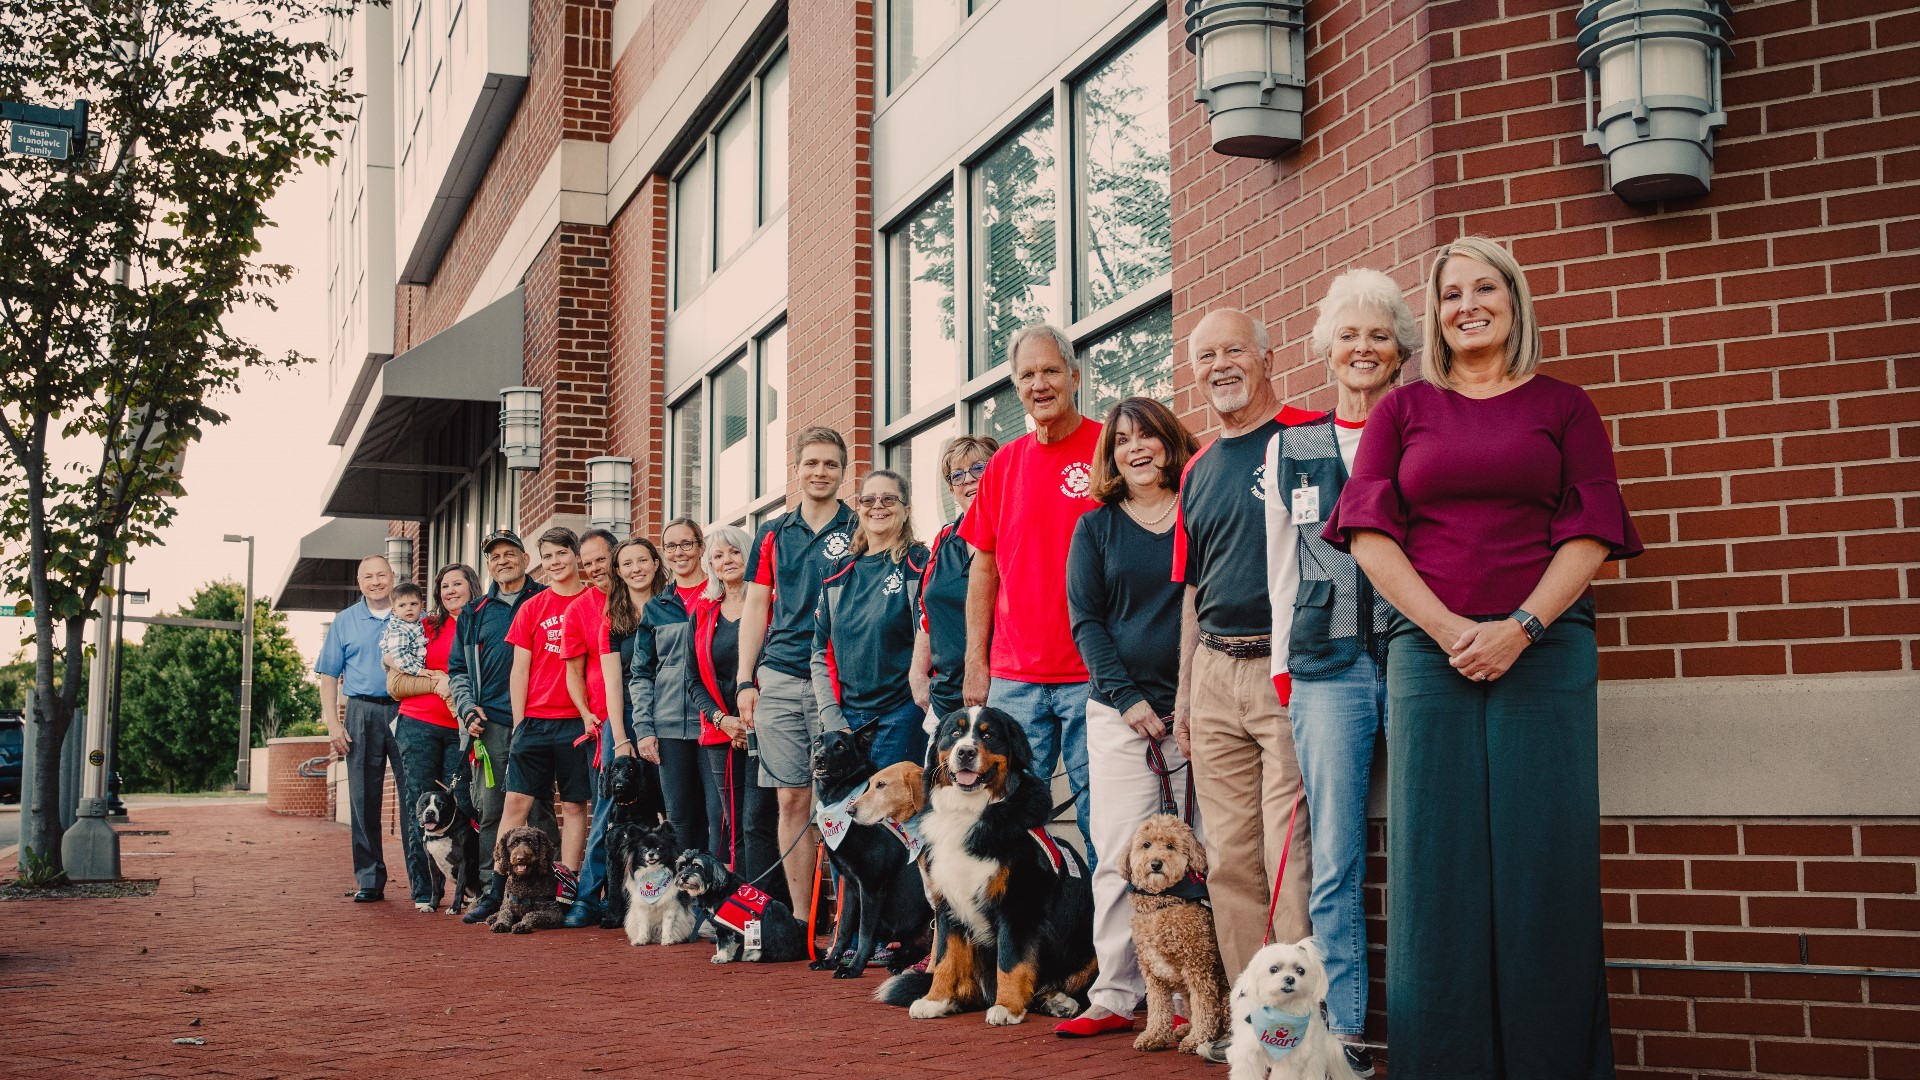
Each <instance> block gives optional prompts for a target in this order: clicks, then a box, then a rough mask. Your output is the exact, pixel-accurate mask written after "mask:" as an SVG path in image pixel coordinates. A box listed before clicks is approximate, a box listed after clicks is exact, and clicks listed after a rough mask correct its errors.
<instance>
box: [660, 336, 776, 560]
mask: <svg viewBox="0 0 1920 1080" xmlns="http://www.w3.org/2000/svg"><path fill="white" fill-rule="evenodd" d="M756 388H757V389H756ZM786 388H787V326H786V323H785V322H784V321H781V322H777V323H775V324H774V325H772V326H770V327H766V328H764V329H762V330H761V331H760V332H759V333H758V334H757V335H755V336H753V337H751V338H750V339H748V340H747V341H746V342H745V343H744V344H743V345H741V346H740V347H739V348H738V349H736V350H735V351H733V352H731V353H729V354H727V356H726V358H725V359H724V360H723V361H722V362H721V363H719V364H718V365H716V366H715V367H713V368H712V369H711V370H709V371H708V372H707V373H706V374H703V375H701V376H700V377H699V378H698V379H696V380H694V383H693V385H692V387H691V388H689V389H688V390H687V391H686V392H685V393H683V394H682V395H681V396H680V397H679V398H678V399H677V400H676V401H675V402H674V403H673V408H672V410H671V413H672V425H673V430H672V440H673V441H672V446H673V462H672V465H671V466H670V469H671V475H672V477H673V498H672V505H671V506H669V508H668V510H669V513H670V514H671V515H672V516H674V517H683V516H684V517H691V518H693V519H695V520H696V521H703V522H719V521H725V522H733V523H736V524H747V523H749V522H751V521H752V520H753V519H754V518H755V517H757V516H758V515H760V514H762V513H763V512H764V511H765V509H766V505H765V504H767V503H769V502H772V503H775V504H777V503H779V502H780V501H781V499H783V498H784V496H785V495H786V490H787V488H786V476H787V472H786V459H787V450H786V443H787V434H786V432H787V418H786V400H785V399H786Z"/></svg>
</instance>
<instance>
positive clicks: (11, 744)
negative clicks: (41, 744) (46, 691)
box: [0, 709, 27, 803]
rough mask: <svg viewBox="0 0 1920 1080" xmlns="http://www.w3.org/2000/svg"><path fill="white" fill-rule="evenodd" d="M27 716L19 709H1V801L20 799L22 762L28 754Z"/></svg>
mask: <svg viewBox="0 0 1920 1080" xmlns="http://www.w3.org/2000/svg"><path fill="white" fill-rule="evenodd" d="M26 741H27V726H26V717H25V716H24V715H23V714H22V713H21V712H20V711H19V710H17V709H9V710H4V711H0V803H17V802H19V801H20V762H21V759H22V758H24V757H25V756H26Z"/></svg>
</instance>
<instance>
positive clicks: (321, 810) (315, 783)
mask: <svg viewBox="0 0 1920 1080" xmlns="http://www.w3.org/2000/svg"><path fill="white" fill-rule="evenodd" d="M327 743H328V740H327V737H326V736H324V735H314V736H306V737H294V738H286V739H269V740H268V741H267V776H266V778H265V779H266V787H267V809H269V810H272V811H273V812H274V813H276V814H288V815H291V816H293V817H317V818H323V817H326V816H328V815H327V780H326V777H325V776H324V775H321V776H311V777H309V776H301V775H300V766H301V765H302V764H304V763H305V762H306V761H307V760H308V759H309V758H314V757H325V756H326V755H327V754H328V752H329V748H328V745H327Z"/></svg>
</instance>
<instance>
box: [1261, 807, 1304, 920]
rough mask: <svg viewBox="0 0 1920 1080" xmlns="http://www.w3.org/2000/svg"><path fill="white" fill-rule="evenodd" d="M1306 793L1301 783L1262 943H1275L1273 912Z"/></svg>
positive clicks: (1289, 820) (1290, 819) (1278, 899)
mask: <svg viewBox="0 0 1920 1080" xmlns="http://www.w3.org/2000/svg"><path fill="white" fill-rule="evenodd" d="M1306 794H1307V787H1306V785H1305V784H1302V785H1300V790H1299V791H1297V792H1295V793H1294V796H1293V810H1292V811H1291V812H1290V813H1288V814H1287V842H1286V843H1285V844H1283V845H1282V846H1281V848H1280V870H1279V872H1278V873H1275V874H1274V875H1273V900H1272V902H1270V903H1268V904H1267V936H1266V940H1264V941H1262V942H1261V943H1260V944H1262V945H1271V944H1273V913H1274V912H1276V911H1278V910H1280V883H1281V882H1282V881H1285V880H1286V877H1287V853H1288V852H1289V851H1292V850H1293V825H1294V822H1296V821H1299V820H1300V800H1301V799H1303V798H1305V797H1306Z"/></svg>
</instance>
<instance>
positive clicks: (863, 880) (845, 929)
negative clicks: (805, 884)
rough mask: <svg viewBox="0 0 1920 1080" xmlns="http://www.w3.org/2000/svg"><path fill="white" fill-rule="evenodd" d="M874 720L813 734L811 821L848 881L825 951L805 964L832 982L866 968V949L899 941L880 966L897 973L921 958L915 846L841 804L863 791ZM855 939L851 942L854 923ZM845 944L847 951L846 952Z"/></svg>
mask: <svg viewBox="0 0 1920 1080" xmlns="http://www.w3.org/2000/svg"><path fill="white" fill-rule="evenodd" d="M879 728H880V725H878V724H868V725H867V726H866V727H865V728H863V729H862V730H861V731H859V732H858V733H854V732H850V731H829V732H826V733H825V734H823V735H821V736H820V742H819V744H818V746H817V747H816V748H815V750H814V752H813V799H814V823H815V824H816V825H818V826H819V828H820V837H821V839H822V840H824V841H825V842H826V845H827V857H828V858H830V859H832V860H833V866H834V869H835V870H837V871H839V872H840V873H841V874H842V875H843V876H845V877H847V878H850V879H852V881H853V888H852V889H850V890H848V892H847V901H846V904H845V905H844V906H843V907H842V908H841V910H840V918H839V920H838V925H837V926H836V927H835V928H834V934H833V950H832V951H831V952H829V953H827V955H825V956H823V957H821V958H820V959H818V960H815V961H814V962H813V963H812V964H809V965H808V967H810V968H812V969H813V970H814V971H832V972H833V977H834V978H836V979H857V978H859V977H860V976H861V975H862V974H863V973H864V972H865V971H866V969H867V962H868V961H869V960H871V959H872V958H873V950H874V948H875V947H876V946H877V945H879V944H882V943H885V942H889V941H893V942H899V943H900V948H899V949H897V950H896V951H895V953H894V955H893V957H892V959H890V960H888V961H887V969H888V970H889V971H892V972H900V971H904V970H906V969H907V968H909V967H911V966H913V965H914V964H915V963H916V962H918V961H919V959H920V958H921V957H923V956H925V955H927V948H928V944H929V942H928V936H929V935H928V928H929V926H931V924H932V922H933V908H932V907H931V906H929V905H928V904H927V892H926V889H925V887H924V886H922V884H921V882H920V868H919V865H918V864H917V863H916V862H915V861H914V860H915V857H916V856H917V855H918V854H919V850H918V847H917V844H915V842H913V841H903V840H902V839H901V838H900V836H899V835H897V834H896V833H894V832H893V831H892V830H890V829H888V828H887V827H886V826H885V825H862V824H860V823H859V822H857V821H855V820H854V819H853V811H852V808H851V807H850V806H849V805H848V804H849V803H850V802H852V801H853V799H854V798H855V797H857V796H858V795H859V794H860V793H861V792H863V791H865V790H866V789H867V782H868V781H869V780H870V779H872V778H873V764H872V762H871V760H870V759H869V758H868V756H867V755H868V753H869V752H871V751H872V749H873V740H874V736H875V735H876V734H877V732H878V731H879ZM856 927H857V928H858V930H859V942H858V944H854V931H855V928H856ZM849 945H853V954H852V955H851V956H847V955H845V954H846V951H847V948H848V946H849Z"/></svg>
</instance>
